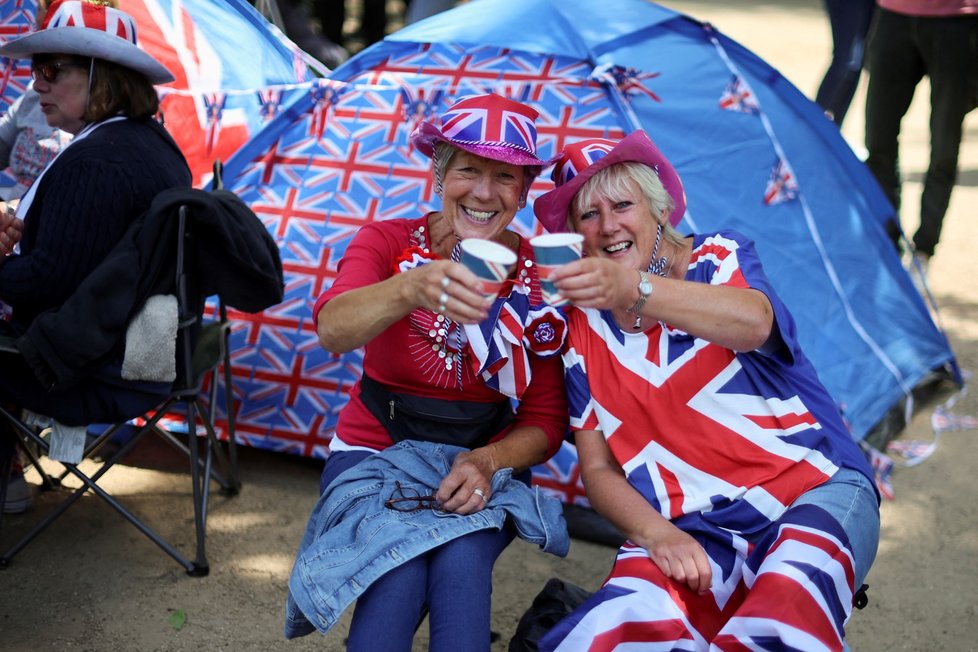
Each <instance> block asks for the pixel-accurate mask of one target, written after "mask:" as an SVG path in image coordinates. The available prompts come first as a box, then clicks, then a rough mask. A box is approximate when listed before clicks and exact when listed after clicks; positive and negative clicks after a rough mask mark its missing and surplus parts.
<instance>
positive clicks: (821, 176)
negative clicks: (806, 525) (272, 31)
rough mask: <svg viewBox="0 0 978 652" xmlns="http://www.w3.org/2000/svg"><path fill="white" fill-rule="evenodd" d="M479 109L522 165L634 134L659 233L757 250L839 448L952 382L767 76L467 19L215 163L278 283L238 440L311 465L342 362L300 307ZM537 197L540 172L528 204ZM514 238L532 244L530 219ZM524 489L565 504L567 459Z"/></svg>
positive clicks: (547, 8) (538, 8) (934, 338)
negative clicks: (531, 156)
mask: <svg viewBox="0 0 978 652" xmlns="http://www.w3.org/2000/svg"><path fill="white" fill-rule="evenodd" d="M486 91H493V92H496V93H500V94H504V95H508V96H510V97H514V98H516V99H520V100H523V101H526V102H528V103H530V104H531V105H532V106H533V107H534V108H536V109H537V110H538V111H539V112H540V115H541V118H540V120H539V123H538V130H539V144H540V155H541V156H543V157H546V156H551V155H553V154H554V153H555V152H557V151H558V150H559V149H560V148H561V147H563V145H564V144H566V143H569V142H573V141H574V140H577V139H581V138H588V137H612V138H617V137H621V136H622V135H624V134H626V133H629V132H631V131H633V130H634V129H636V128H644V129H645V130H646V131H648V132H649V134H650V135H651V136H652V138H653V140H655V141H656V143H657V144H658V146H659V147H660V149H661V150H662V151H663V152H664V153H665V154H666V156H668V157H669V158H670V160H671V161H672V162H673V163H674V164H675V166H676V168H677V169H678V171H679V174H680V176H681V177H682V178H683V181H684V184H685V188H686V192H687V195H688V209H687V215H686V217H685V219H684V222H683V223H681V224H680V229H681V230H682V229H685V230H688V231H703V230H708V229H719V228H733V229H736V230H739V231H741V232H742V233H744V234H746V235H747V236H749V237H751V238H753V239H754V240H755V241H756V245H757V249H758V251H759V253H760V255H761V257H762V259H763V260H764V261H765V266H766V269H767V272H768V275H769V276H770V278H771V279H772V280H773V282H774V284H775V285H776V289H777V290H778V292H779V293H780V294H781V296H782V297H783V298H784V300H785V302H786V303H787V304H788V306H789V308H790V309H791V310H792V312H793V313H794V315H795V317H796V320H797V322H798V329H799V337H800V339H801V341H802V343H803V345H804V346H805V348H806V350H807V351H808V352H809V355H810V357H811V359H812V361H813V362H814V364H815V366H816V368H817V370H818V372H819V374H820V375H821V377H822V380H823V382H824V383H825V384H826V385H827V387H828V389H829V391H830V392H831V393H832V395H833V396H834V397H835V399H836V400H837V402H838V404H839V409H840V410H842V411H844V413H845V416H846V418H847V419H848V421H849V423H850V424H851V427H852V432H853V436H854V437H856V438H857V439H862V438H863V437H865V436H866V435H867V433H869V432H870V431H871V430H872V429H873V428H874V426H875V425H876V424H877V423H879V422H880V421H881V419H882V418H883V416H884V415H885V414H887V412H888V411H890V410H892V409H894V408H895V406H897V405H899V404H900V403H901V402H902V401H903V400H904V399H905V397H907V396H908V395H909V394H910V393H911V392H912V390H913V388H914V387H915V386H916V385H917V384H918V383H920V382H921V381H922V380H923V379H925V378H927V377H929V376H930V374H932V372H933V371H934V370H940V371H941V372H942V373H946V374H947V375H948V376H950V377H952V378H953V379H955V380H957V381H960V377H959V374H958V371H957V367H956V363H955V359H954V356H953V353H952V352H951V350H950V348H949V346H948V343H947V341H946V339H945V338H944V336H943V335H942V334H941V332H940V331H939V330H938V329H937V327H936V326H935V324H934V323H933V321H932V320H931V317H930V315H929V314H928V312H927V310H926V308H925V306H924V304H923V302H922V300H921V299H920V297H919V296H918V294H917V293H916V291H915V290H914V289H913V286H912V283H911V281H910V279H909V277H908V276H907V274H906V272H905V271H904V270H903V269H902V267H901V266H900V261H899V259H898V257H897V255H896V253H895V251H894V248H893V246H892V245H891V244H890V242H889V240H888V239H887V237H886V235H885V233H884V229H883V224H884V222H885V220H887V219H888V218H889V217H891V215H892V214H893V209H892V208H891V207H890V206H889V205H888V204H887V202H886V200H885V199H884V197H883V195H882V193H881V192H880V190H879V188H878V187H877V186H876V184H875V181H873V180H872V178H871V177H870V175H869V173H868V172H867V171H866V169H865V167H864V166H863V165H862V164H861V163H860V162H859V161H858V160H857V159H856V157H855V156H854V155H853V153H852V152H851V150H850V149H849V148H848V146H847V145H846V144H845V142H844V141H843V140H842V138H841V136H840V135H839V133H838V130H837V129H836V128H835V127H834V125H833V124H832V123H831V122H830V121H828V120H827V119H825V117H824V116H823V115H822V112H821V111H820V110H819V109H818V108H817V107H816V106H815V105H814V103H812V102H811V101H809V100H808V99H807V98H805V97H804V96H803V95H802V94H801V93H800V92H799V91H798V90H797V89H795V88H794V87H793V86H792V85H791V84H790V83H789V82H788V81H787V80H785V79H784V78H783V77H782V76H781V75H780V74H778V73H777V72H776V71H775V70H773V69H772V68H771V67H770V66H768V65H767V64H766V63H764V62H763V61H761V60H760V59H758V58H757V57H756V56H755V55H753V54H752V53H750V52H749V51H747V50H745V49H744V48H743V47H741V46H739V45H738V44H736V43H734V42H733V41H731V40H730V39H728V38H726V37H725V36H723V35H722V34H719V33H717V32H716V31H715V30H714V29H712V28H711V27H710V26H709V25H705V24H701V23H699V22H697V21H695V20H692V19H690V18H688V17H685V16H682V15H679V14H676V13H674V12H672V11H669V10H666V9H664V8H662V7H659V6H657V5H655V4H652V3H649V2H646V1H645V0H605V1H603V2H601V3H594V2H591V1H590V0H525V1H524V2H520V3H513V2H511V1H509V0H474V1H472V2H469V3H467V4H464V5H462V6H460V7H458V8H456V9H454V10H451V11H447V12H444V13H442V14H438V15H436V16H434V17H432V18H429V19H428V20H425V21H423V22H420V23H417V24H415V25H412V26H410V27H408V28H406V29H404V30H402V31H400V32H398V33H396V34H393V35H391V36H388V38H387V39H386V40H385V41H383V42H381V43H378V44H375V45H374V46H372V47H370V48H368V49H367V50H365V51H363V52H361V53H360V54H359V55H357V56H355V57H353V58H352V59H350V60H349V61H348V62H346V63H345V64H343V65H342V66H340V67H339V68H337V69H336V70H335V71H334V72H333V73H332V75H331V76H330V78H329V79H327V80H321V81H320V82H318V83H315V84H313V86H312V87H311V88H310V90H309V92H308V93H307V94H305V95H304V96H302V97H300V98H298V99H297V100H296V101H294V102H293V103H292V104H290V105H289V106H288V107H286V108H285V109H283V110H282V111H281V112H280V114H279V116H278V117H276V118H275V119H273V120H272V121H270V122H269V124H268V125H267V127H266V128H265V129H264V130H263V131H262V132H261V133H259V134H257V135H256V136H255V137H254V138H253V139H252V141H251V142H249V143H248V144H247V145H246V146H245V147H243V148H242V149H241V150H240V151H239V152H238V153H237V154H236V155H235V156H234V157H233V158H232V159H231V160H230V161H228V163H227V166H226V183H227V184H228V185H229V187H230V188H232V189H233V190H235V191H236V192H238V193H239V194H240V195H241V196H242V197H243V198H244V199H245V201H247V202H249V203H250V205H251V206H252V207H253V208H254V210H255V211H256V212H257V213H258V215H259V216H260V217H261V218H262V219H263V220H264V221H265V223H266V224H267V226H268V229H269V230H270V231H271V232H272V233H273V235H274V236H275V237H276V238H277V240H278V242H279V243H280V246H281V250H282V255H283V259H284V261H285V270H286V275H287V286H286V292H287V296H286V300H285V301H284V302H283V303H282V304H281V305H280V306H278V307H276V308H274V309H272V310H269V311H266V312H265V313H264V314H262V315H257V316H254V317H250V316H247V315H235V317H236V318H237V319H238V327H237V329H236V330H235V332H234V335H233V348H234V356H235V367H234V370H233V371H234V378H235V385H236V386H235V392H236V396H237V404H236V405H235V406H234V409H235V410H237V415H238V421H237V423H238V424H239V433H240V435H241V437H242V438H244V439H245V440H246V441H247V442H248V443H250V444H252V445H255V446H261V447H265V448H272V449H276V450H284V451H289V452H292V453H296V454H301V455H307V456H317V457H318V456H323V455H325V453H326V446H327V444H328V441H329V438H330V436H331V434H332V429H333V427H334V425H335V423H336V415H337V413H338V411H339V410H340V409H341V408H342V407H343V405H344V404H345V402H346V391H347V390H348V388H349V387H350V386H351V385H352V383H353V382H354V381H355V380H356V378H357V377H358V376H359V373H360V356H359V354H358V353H356V352H354V353H350V354H345V355H330V354H328V353H326V352H324V351H323V350H321V349H320V347H319V346H318V344H317V341H316V336H315V328H314V324H313V323H312V321H311V316H310V308H311V305H312V303H313V301H314V300H315V298H316V297H317V296H318V295H319V294H320V293H321V292H322V291H323V289H324V288H325V287H327V286H328V285H329V283H330V282H331V279H332V278H334V275H335V272H336V264H337V262H338V261H339V259H340V258H341V257H342V255H343V252H344V250H345V247H346V245H347V243H348V242H349V241H350V238H351V237H352V236H353V235H354V233H355V232H356V230H357V229H358V227H359V226H360V225H362V224H364V223H366V222H369V221H373V220H382V219H388V218H393V217H415V216H418V215H420V214H421V213H422V211H425V210H428V209H435V208H436V207H437V206H436V204H435V202H434V201H433V199H432V180H431V174H430V170H429V165H430V162H429V160H428V159H427V158H425V157H424V156H422V155H420V154H419V153H418V152H416V151H414V150H412V148H411V147H410V145H409V143H408V135H409V134H410V132H411V131H412V129H413V127H414V125H416V124H417V122H418V121H419V120H422V119H425V118H430V117H432V116H436V115H440V114H441V113H442V112H443V111H444V109H445V108H446V107H447V106H448V105H449V104H450V103H451V102H452V101H454V100H455V99H456V98H458V97H460V96H463V95H466V94H471V93H482V92H486ZM549 187H551V185H550V182H549V180H548V179H547V173H545V174H544V176H543V177H542V179H541V180H538V181H537V183H536V184H535V185H534V188H533V190H532V192H531V200H532V198H533V197H534V196H537V195H538V194H539V193H541V192H543V191H545V190H547V189H548V188H549ZM516 228H518V229H519V230H520V231H522V232H523V233H525V234H534V233H537V232H539V231H540V227H539V226H538V225H536V224H535V223H534V221H533V218H532V212H531V210H530V208H527V209H525V210H524V211H522V212H521V213H520V215H519V216H518V217H517V223H516ZM535 477H536V481H537V482H538V483H539V484H541V485H544V486H546V487H548V488H549V489H550V490H552V491H554V492H555V493H558V494H560V495H561V497H562V498H563V499H564V500H565V501H567V502H579V503H581V502H584V501H585V499H584V498H583V494H582V493H581V491H580V486H579V482H578V479H577V469H576V455H575V453H574V451H573V449H572V448H569V449H565V450H564V451H562V452H561V454H559V455H558V456H557V457H555V458H554V459H553V460H551V461H550V462H548V463H547V464H546V465H544V466H541V467H538V468H537V469H535Z"/></svg>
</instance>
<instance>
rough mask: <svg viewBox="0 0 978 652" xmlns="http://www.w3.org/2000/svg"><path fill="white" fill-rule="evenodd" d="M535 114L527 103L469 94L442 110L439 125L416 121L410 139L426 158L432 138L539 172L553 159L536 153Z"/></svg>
mask: <svg viewBox="0 0 978 652" xmlns="http://www.w3.org/2000/svg"><path fill="white" fill-rule="evenodd" d="M538 116H539V113H537V112H536V111H535V110H534V109H532V108H530V107H529V106H527V105H525V104H522V103H520V102H517V101H515V100H510V99H507V98H505V97H502V96H500V95H495V94H493V93H487V94H485V95H470V96H467V97H463V98H461V99H459V100H458V101H457V102H455V104H453V105H452V106H451V107H450V108H449V109H448V110H447V111H446V112H445V113H443V114H442V116H441V126H440V127H438V126H435V125H434V124H432V123H431V122H422V123H421V124H419V125H418V127H417V128H416V129H415V130H414V133H412V134H411V143H412V144H413V145H414V146H415V147H417V148H418V151H420V152H421V153H422V154H424V155H425V156H427V157H429V158H431V156H432V153H433V151H434V144H435V141H439V140H441V141H444V142H446V143H448V144H450V145H453V146H455V147H457V148H459V149H461V150H464V151H466V152H469V153H470V154H475V155H476V156H482V157H484V158H488V159H492V160H494V161H503V162H504V163H511V164H512V165H527V166H531V167H536V168H538V169H537V170H536V174H539V173H540V170H542V169H543V168H544V167H546V166H547V165H550V163H552V161H549V160H544V159H541V158H539V157H538V156H537V127H536V119H537V117H538ZM536 174H534V176H536Z"/></svg>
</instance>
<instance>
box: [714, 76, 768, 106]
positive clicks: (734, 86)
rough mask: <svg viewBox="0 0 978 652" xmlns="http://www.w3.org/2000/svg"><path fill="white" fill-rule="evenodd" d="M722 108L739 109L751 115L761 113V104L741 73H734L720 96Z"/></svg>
mask: <svg viewBox="0 0 978 652" xmlns="http://www.w3.org/2000/svg"><path fill="white" fill-rule="evenodd" d="M720 108H721V109H723V110H725V111H739V112H741V113H747V114H750V115H759V114H760V112H761V106H760V104H758V103H757V98H756V97H755V96H754V92H753V91H752V90H751V88H750V85H748V84H747V82H746V81H745V80H744V78H743V77H741V76H740V75H734V76H733V77H732V78H731V79H730V83H729V84H727V86H726V87H725V88H724V89H723V95H722V96H720Z"/></svg>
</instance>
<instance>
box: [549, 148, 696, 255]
mask: <svg viewBox="0 0 978 652" xmlns="http://www.w3.org/2000/svg"><path fill="white" fill-rule="evenodd" d="M630 184H634V185H636V186H638V189H639V191H640V192H641V193H642V194H643V195H644V196H645V202H646V203H647V204H648V205H649V209H650V210H651V211H652V217H653V218H654V219H655V220H656V222H659V223H661V224H662V226H663V228H664V231H665V236H666V238H667V239H668V240H671V241H672V242H673V243H674V244H682V243H683V236H682V235H681V234H680V233H679V232H678V231H676V230H675V229H674V228H673V227H672V225H671V224H670V223H669V220H663V219H662V217H663V216H664V215H665V214H666V213H667V212H669V211H672V210H673V209H675V207H676V202H674V201H673V199H672V196H671V195H670V194H669V192H668V191H667V190H666V189H665V186H663V185H662V181H661V180H660V179H659V175H658V174H656V173H655V170H653V169H652V168H650V167H649V166H648V165H645V164H644V163H637V162H634V161H625V162H623V163H616V164H615V165H612V166H610V167H607V168H605V169H603V170H600V171H599V172H598V173H596V174H595V175H594V176H593V177H591V178H590V179H588V180H587V181H586V182H585V183H584V185H583V186H581V189H580V190H578V191H577V194H576V195H575V196H574V199H573V200H572V201H571V204H570V209H571V211H576V212H578V213H583V212H584V210H585V209H586V208H588V207H590V206H591V202H592V198H593V197H594V196H595V195H600V196H602V197H609V198H618V197H622V196H623V195H625V194H629V193H630V192H631V188H630V187H629V186H630ZM567 219H568V226H570V215H568V216H567ZM571 230H573V229H571Z"/></svg>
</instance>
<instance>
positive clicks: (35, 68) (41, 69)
mask: <svg viewBox="0 0 978 652" xmlns="http://www.w3.org/2000/svg"><path fill="white" fill-rule="evenodd" d="M81 67H82V66H81V65H80V64H78V63H75V62H74V61H46V62H44V63H37V62H34V63H32V64H31V78H32V79H33V80H34V81H37V80H38V79H39V78H40V79H43V80H44V81H46V82H47V83H49V84H53V83H54V82H56V81H58V75H60V74H61V71H62V70H64V69H65V68H81Z"/></svg>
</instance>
